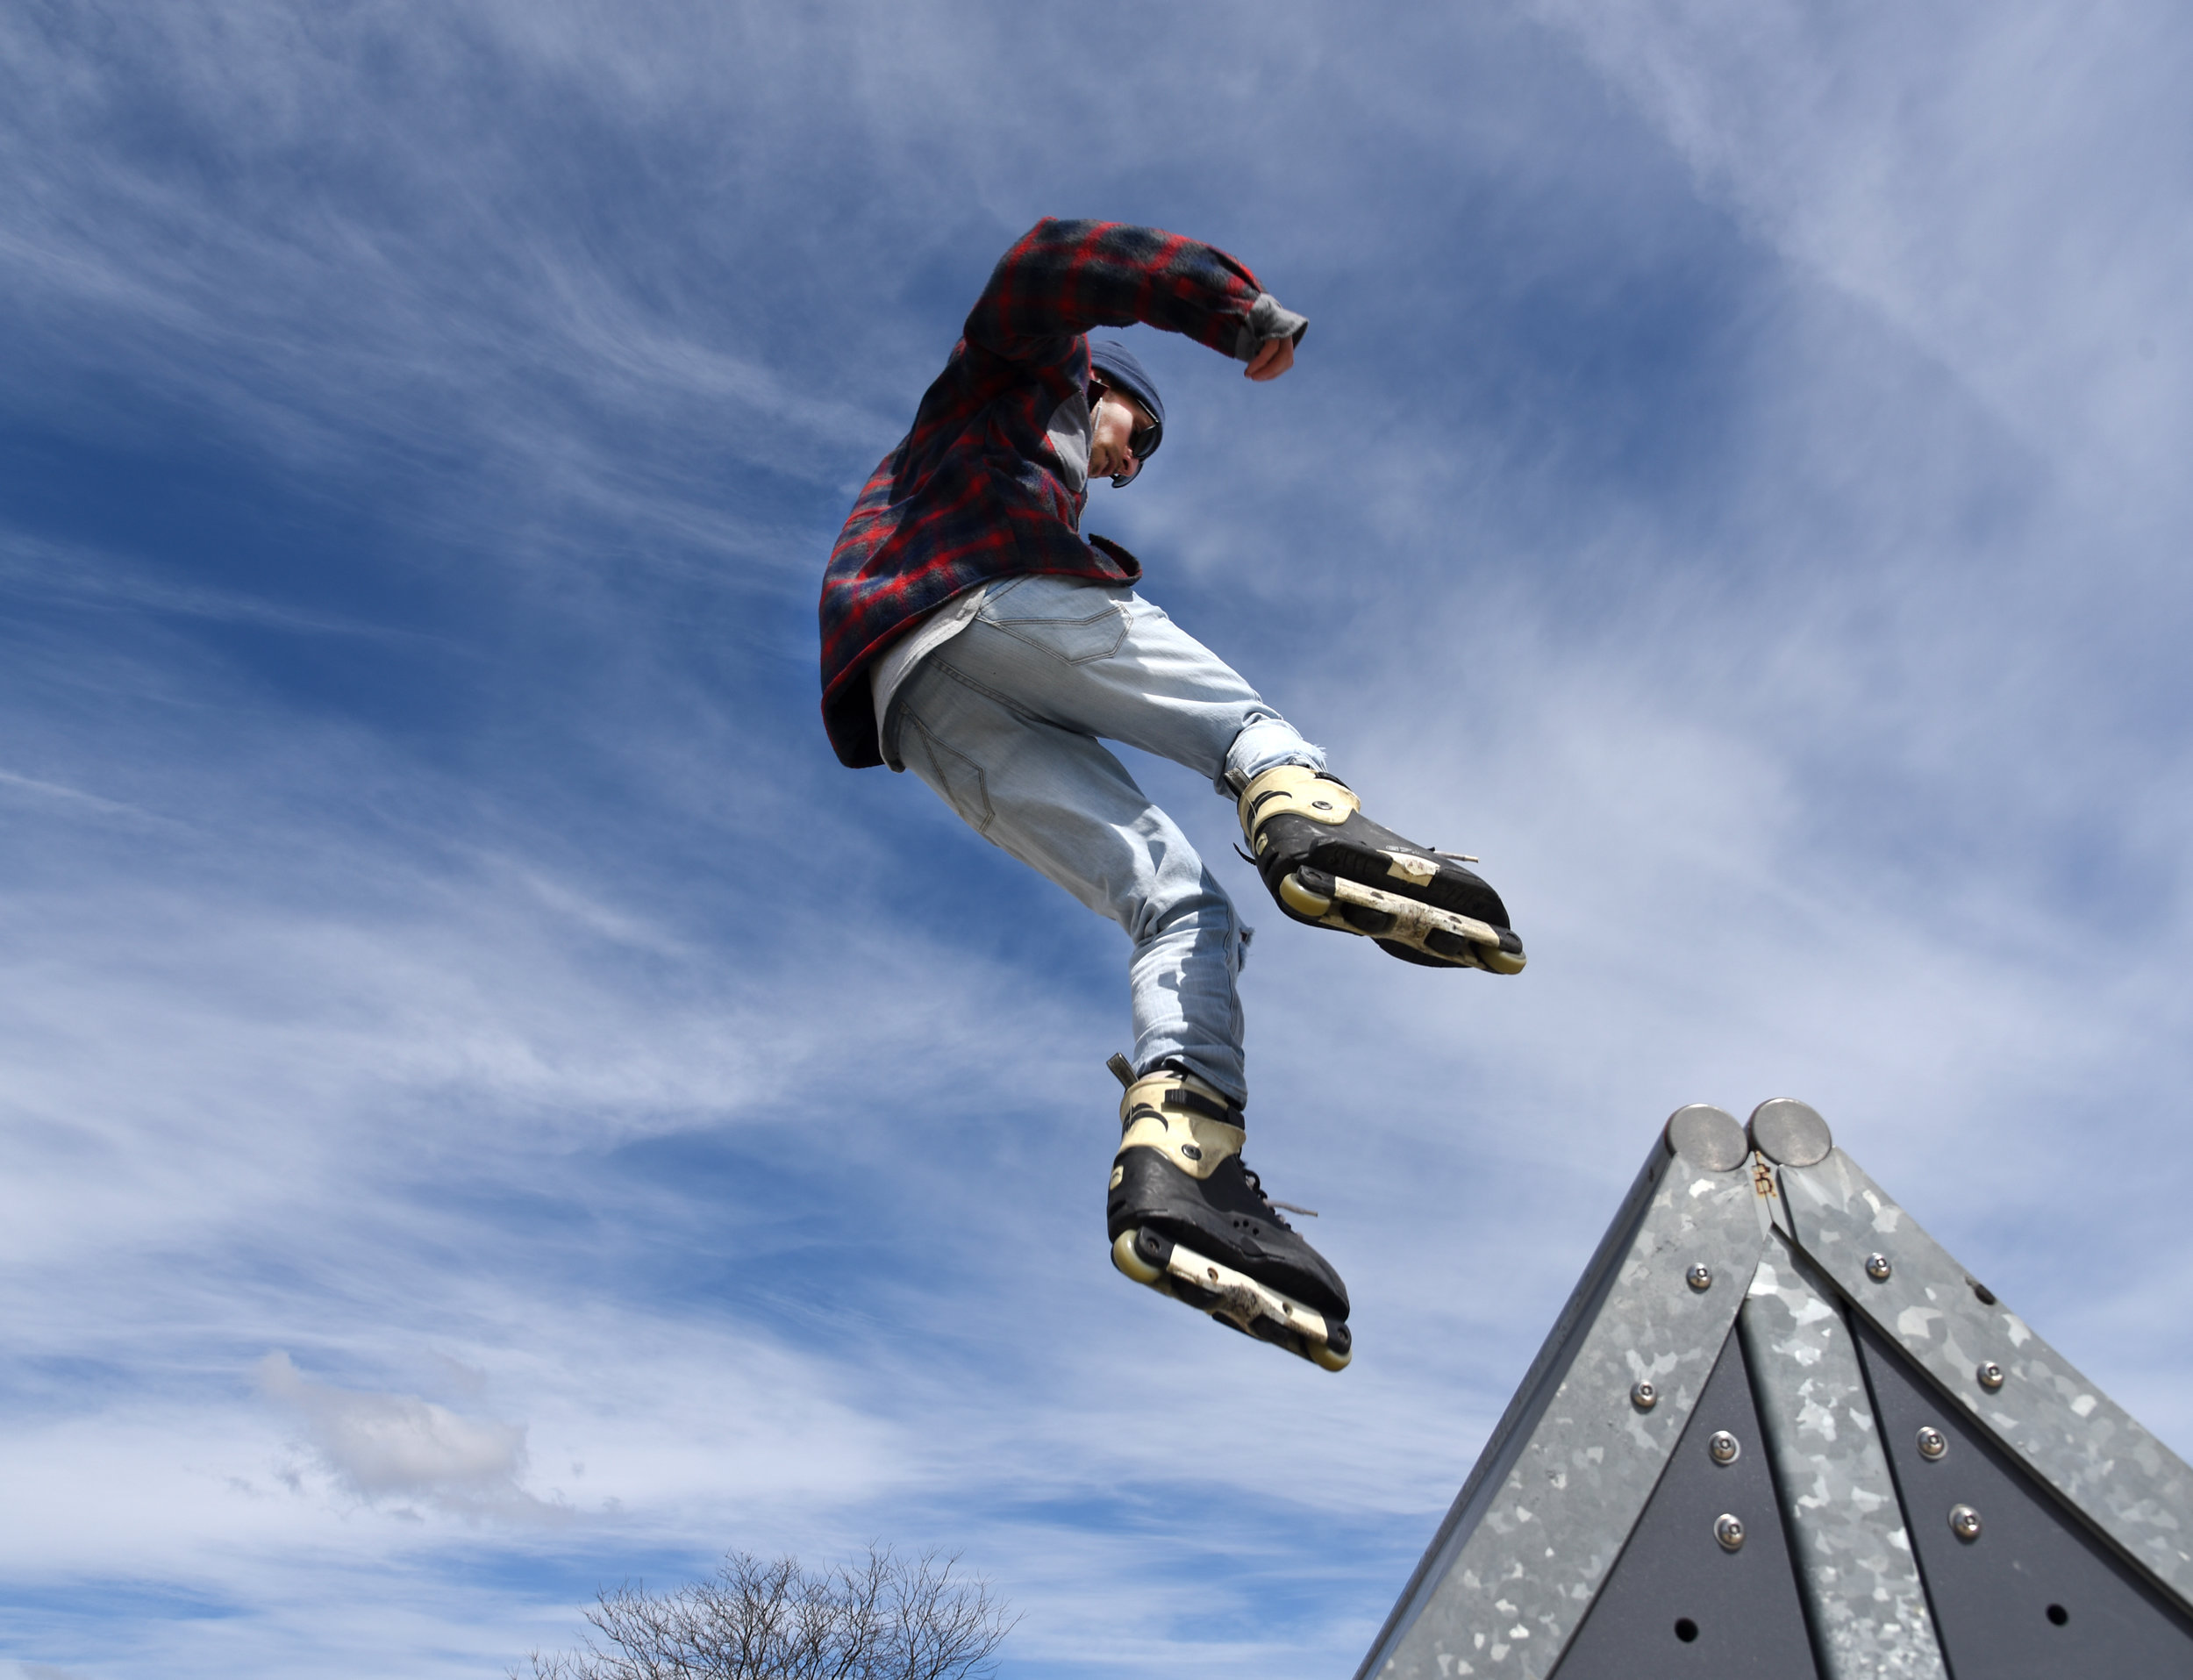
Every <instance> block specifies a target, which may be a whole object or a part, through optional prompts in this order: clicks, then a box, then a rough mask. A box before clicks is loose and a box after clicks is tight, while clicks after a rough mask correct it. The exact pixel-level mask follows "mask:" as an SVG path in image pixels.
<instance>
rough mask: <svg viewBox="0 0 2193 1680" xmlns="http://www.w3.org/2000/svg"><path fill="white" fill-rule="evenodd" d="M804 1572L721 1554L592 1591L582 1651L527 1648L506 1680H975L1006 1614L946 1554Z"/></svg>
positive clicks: (883, 1551)
mask: <svg viewBox="0 0 2193 1680" xmlns="http://www.w3.org/2000/svg"><path fill="white" fill-rule="evenodd" d="M938 1557H939V1555H938V1554H937V1553H935V1552H925V1553H923V1554H922V1555H921V1558H920V1561H919V1562H911V1563H910V1562H904V1561H903V1560H901V1559H900V1558H898V1557H897V1556H896V1555H894V1554H893V1553H892V1552H891V1551H890V1549H889V1548H888V1547H886V1548H876V1547H874V1546H871V1547H870V1548H868V1557H867V1559H866V1561H865V1562H861V1563H859V1564H854V1565H849V1566H841V1567H839V1568H838V1569H832V1570H827V1571H825V1572H822V1573H819V1574H815V1575H810V1574H808V1573H807V1572H806V1571H805V1570H804V1569H801V1568H800V1566H799V1560H798V1559H796V1558H792V1557H781V1558H778V1559H776V1560H775V1561H774V1562H767V1563H765V1562H762V1561H761V1559H760V1558H757V1557H755V1556H754V1555H752V1554H751V1553H747V1552H732V1553H731V1554H730V1555H727V1556H726V1557H725V1559H724V1561H723V1562H722V1563H721V1564H719V1565H718V1568H717V1570H716V1573H715V1576H713V1578H711V1579H710V1580H706V1581H700V1582H695V1583H691V1584H689V1585H687V1586H682V1587H680V1588H678V1589H677V1590H676V1591H674V1592H668V1593H650V1592H648V1591H646V1588H645V1586H644V1585H640V1586H635V1585H633V1584H632V1583H630V1582H626V1583H625V1584H623V1585H622V1586H619V1587H618V1588H617V1589H616V1590H615V1591H609V1590H607V1589H604V1591H602V1592H601V1593H599V1594H597V1595H596V1599H595V1604H594V1608H593V1609H591V1610H589V1611H588V1612H586V1619H587V1620H588V1622H589V1623H590V1624H591V1625H592V1626H593V1629H594V1633H593V1634H590V1635H589V1637H588V1639H587V1642H586V1645H585V1647H584V1648H582V1649H581V1650H577V1651H567V1652H561V1653H558V1654H555V1655H543V1654H542V1653H540V1652H539V1651H534V1652H532V1653H531V1654H530V1655H528V1656H527V1658H526V1662H527V1663H528V1665H529V1668H528V1669H525V1670H520V1669H511V1670H510V1671H509V1672H510V1676H511V1680H528V1676H530V1680H985V1676H988V1675H989V1674H990V1673H991V1671H992V1670H993V1669H995V1668H996V1663H995V1662H992V1660H991V1656H992V1654H993V1653H994V1652H995V1651H996V1649H997V1647H998V1645H999V1644H1000V1643H1001V1642H1003V1641H1004V1637H1005V1635H1006V1634H1008V1633H1010V1632H1011V1630H1012V1626H1013V1623H1014V1621H1015V1620H1016V1619H1017V1618H1015V1617H1012V1616H1010V1615H1008V1614H1007V1613H1006V1609H1005V1606H1004V1605H1003V1604H1000V1603H997V1602H996V1601H994V1600H993V1599H992V1598H990V1594H989V1583H987V1582H985V1581H982V1580H980V1579H977V1580H973V1581H967V1580H954V1577H953V1571H954V1569H956V1568H957V1567H958V1564H959V1561H960V1560H959V1555H958V1554H956V1553H954V1555H951V1556H949V1557H946V1558H945V1559H944V1560H943V1561H942V1562H941V1563H939V1561H938Z"/></svg>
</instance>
